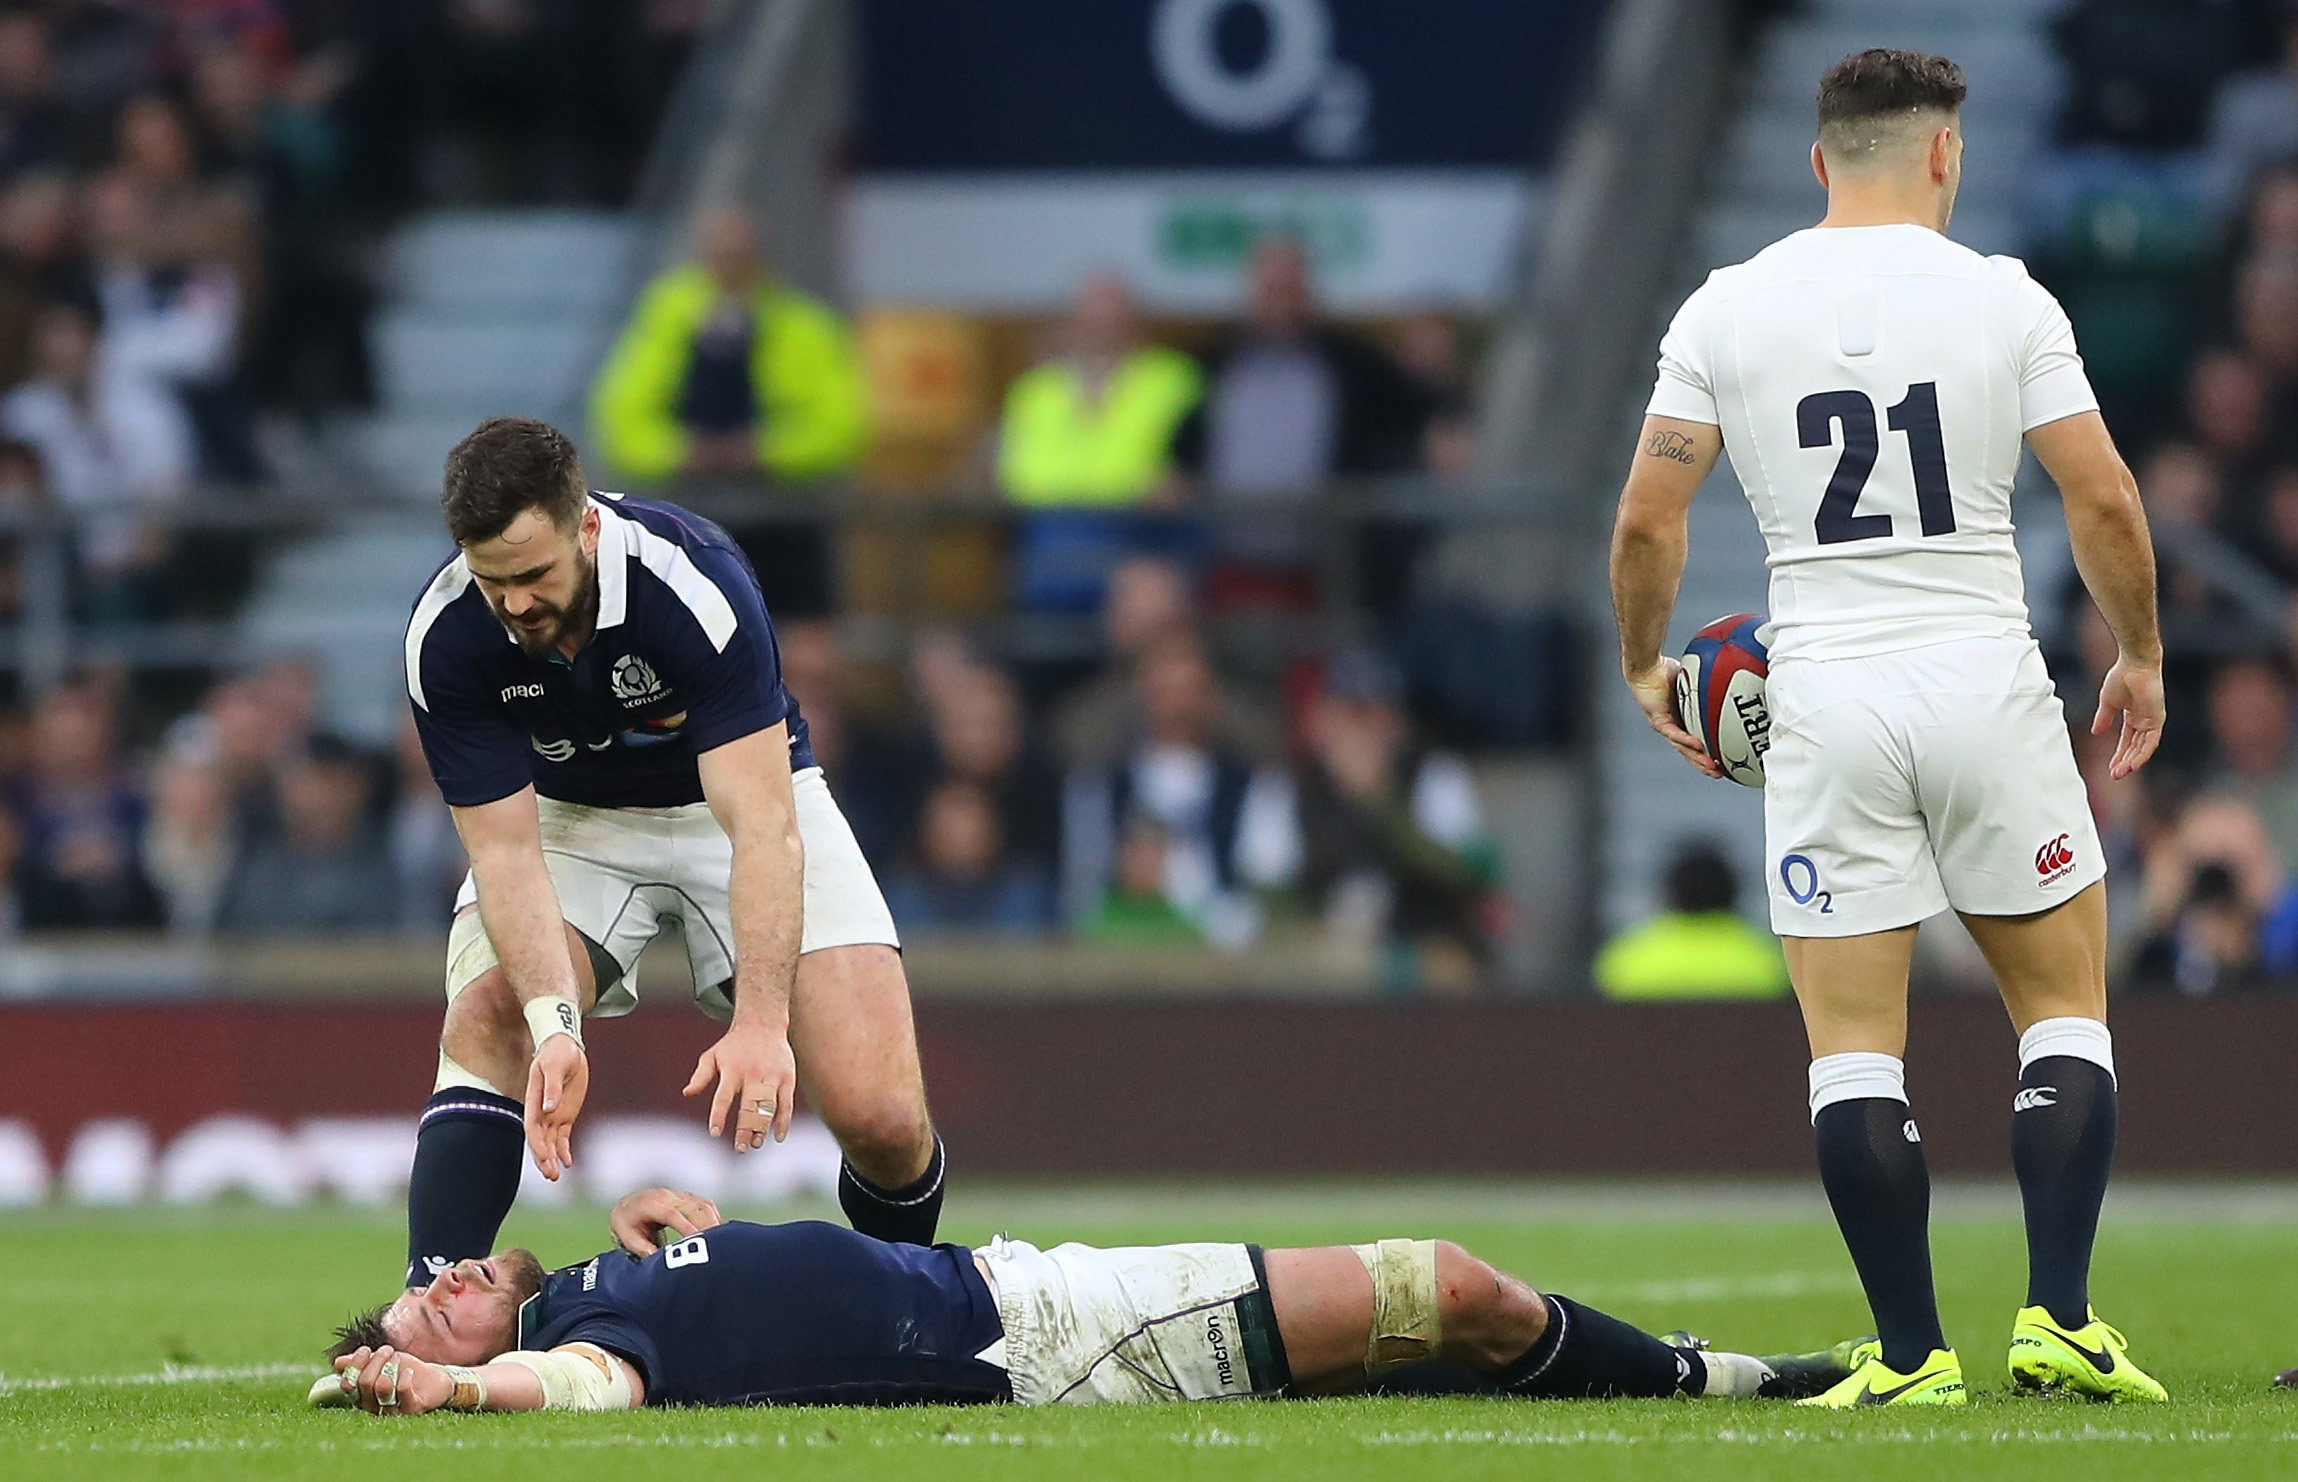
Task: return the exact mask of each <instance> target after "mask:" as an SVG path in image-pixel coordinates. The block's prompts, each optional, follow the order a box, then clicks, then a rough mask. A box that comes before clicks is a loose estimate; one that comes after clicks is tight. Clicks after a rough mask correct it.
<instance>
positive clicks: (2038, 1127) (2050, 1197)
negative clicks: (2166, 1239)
mask: <svg viewBox="0 0 2298 1482" xmlns="http://www.w3.org/2000/svg"><path fill="white" fill-rule="evenodd" d="M2113 1045H2114V1042H2113V1040H2112V1039H2111V1038H2109V1037H2108V1034H2107V1027H2106V1026H2105V1025H2104V1024H2101V1023H2098V1022H2097V1021H2095V1020H2091V1019H2045V1020H2043V1021H2042V1022H2041V1023H2039V1024H2037V1025H2035V1026H2034V1027H2033V1028H2032V1029H2029V1030H2028V1031H2027V1032H2026V1033H2025V1034H2024V1035H2021V1036H2020V1038H2019V1092H2018V1095H2017V1097H2016V1098H2014V1099H2013V1101H2012V1103H2011V1164H2012V1166H2013V1167H2014V1168H2016V1169H2017V1170H2018V1174H2019V1197H2020V1200H2021V1201H2022V1202H2023V1203H2024V1204H2025V1205H2026V1212H2027V1305H2028V1306H2029V1307H2043V1308H2047V1309H2049V1311H2050V1314H2051V1317H2052V1319H2053V1320H2054V1321H2055V1322H2057V1323H2058V1325H2059V1326H2060V1327H2062V1328H2066V1329H2069V1330H2073V1329H2076V1328H2080V1327H2082V1326H2083V1324H2085V1323H2087V1322H2089V1321H2090V1270H2091V1242H2092V1240H2093V1238H2094V1237H2095V1236H2096V1235H2097V1234H2098V1224H2099V1205H2100V1204H2101V1203H2103V1202H2104V1201H2105V1199H2106V1186H2107V1172H2108V1170H2109V1169H2110V1168H2111V1167H2112V1166H2113V1164H2114V1142H2115V1122H2116V1107H2115V1078H2114V1049H2113Z"/></svg>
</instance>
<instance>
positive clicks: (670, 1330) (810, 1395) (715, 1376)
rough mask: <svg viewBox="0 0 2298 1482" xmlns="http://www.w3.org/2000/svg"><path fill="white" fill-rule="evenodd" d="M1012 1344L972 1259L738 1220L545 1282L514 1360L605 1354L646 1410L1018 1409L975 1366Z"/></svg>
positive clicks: (947, 1250)
mask: <svg viewBox="0 0 2298 1482" xmlns="http://www.w3.org/2000/svg"><path fill="white" fill-rule="evenodd" d="M669 1233H670V1232H667V1231H666V1232H665V1234H666V1235H667V1234H669ZM1004 1334H1005V1328H1004V1326H1003V1324H1001V1323H1000V1322H999V1320H998V1315H997V1303H996V1301H995V1300H994V1299H993V1298H992V1297H991V1295H990V1290H989V1283H987V1282H985V1281H983V1280H982V1277H981V1273H980V1272H979V1271H977V1270H975V1269H974V1264H973V1252H972V1251H970V1250H967V1249H966V1248H965V1247H964V1246H962V1245H936V1246H930V1247H929V1246H921V1245H899V1244H895V1243H893V1242H890V1241H883V1240H873V1239H871V1238H870V1237H869V1236H867V1235H857V1234H855V1233H854V1232H853V1231H852V1230H849V1229H846V1228H845V1227H844V1226H842V1225H832V1224H825V1223H822V1222H820V1221H815V1220H807V1221H800V1222H797V1223H793V1224H786V1225H759V1224H752V1223H750V1222H748V1221H746V1220H731V1221H728V1222H727V1223H725V1224H722V1225H715V1226H712V1227H711V1228H710V1229H708V1230H705V1231H703V1232H702V1233H701V1234H699V1235H694V1236H689V1237H688V1238H686V1239H684V1240H676V1239H673V1240H671V1241H669V1242H668V1243H666V1244H664V1245H663V1247H662V1248H661V1249H659V1250H657V1251H656V1252H655V1253H654V1254H653V1255H651V1256H648V1257H646V1258H645V1259H643V1260H642V1259H640V1258H638V1257H636V1256H633V1255H631V1254H630V1253H629V1252H627V1251H621V1250H610V1251H607V1252H605V1253H604V1254H602V1255H599V1256H596V1257H593V1258H592V1259H591V1260H590V1261H588V1262H586V1263H584V1264H583V1265H580V1266H569V1267H567V1268H565V1269H564V1270H560V1271H553V1272H550V1273H549V1274H548V1275H546V1276H544V1277H543V1284H542V1289H541V1290H540V1291H539V1292H537V1293H536V1294H535V1295H534V1296H532V1297H530V1298H528V1299H527V1302H526V1304H525V1305H524V1306H522V1307H521V1308H520V1309H519V1347H521V1348H524V1349H549V1348H556V1347H559V1346H560V1345H562V1344H566V1343H595V1344H597V1345H598V1346H599V1347H601V1348H603V1349H605V1350H607V1351H608V1352H609V1353H614V1354H619V1355H621V1356H622V1357H623V1358H625V1359H627V1360H629V1362H630V1364H631V1366H632V1367H633V1368H635V1369H637V1370H638V1372H639V1377H640V1378H641V1379H643V1380H644V1381H645V1382H646V1402H647V1403H648V1404H650V1405H763V1404H787V1405H904V1404H975V1403H985V1402H989V1401H993V1400H1007V1399H1011V1398H1012V1395H1013V1391H1012V1387H1011V1385H1010V1383H1009V1382H1008V1380H1007V1377H1006V1371H1005V1370H1004V1369H1003V1368H1001V1367H999V1366H998V1365H996V1364H993V1363H988V1362H985V1361H983V1360H982V1359H981V1358H980V1357H979V1355H980V1354H981V1353H982V1351H983V1350H984V1349H987V1348H989V1347H991V1346H992V1345H993V1344H995V1343H997V1341H998V1340H999V1339H1000V1338H1002V1337H1003V1336H1004Z"/></svg>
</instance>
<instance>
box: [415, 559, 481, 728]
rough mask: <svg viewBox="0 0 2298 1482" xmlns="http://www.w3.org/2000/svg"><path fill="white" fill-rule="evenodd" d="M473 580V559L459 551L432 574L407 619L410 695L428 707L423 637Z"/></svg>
mask: <svg viewBox="0 0 2298 1482" xmlns="http://www.w3.org/2000/svg"><path fill="white" fill-rule="evenodd" d="M470 584H471V567H470V563H469V562H467V561H465V560H464V559H463V558H462V556H460V555H457V556H456V557H455V559H454V560H452V561H449V562H448V563H447V564H446V565H445V566H443V567H441V568H440V570H439V574H438V575H437V576H435V577H432V578H431V585H430V587H429V588H428V589H427V590H426V591H425V592H424V593H423V600H422V601H420V602H418V603H416V604H415V615H414V616H413V617H412V618H409V619H408V620H407V697H408V698H409V699H411V700H413V701H414V702H415V703H416V704H417V705H420V706H422V707H423V708H424V709H425V710H428V709H430V708H431V705H430V702H429V701H427V700H425V699H424V698H423V640H424V639H426V638H428V637H430V636H431V625H432V624H433V623H435V622H437V621H438V620H439V614H440V613H442V612H445V611H446V610H447V605H448V604H449V603H451V602H453V601H454V600H455V599H456V598H457V597H460V596H462V595H463V589H464V588H466V587H468V586H469V585H470Z"/></svg>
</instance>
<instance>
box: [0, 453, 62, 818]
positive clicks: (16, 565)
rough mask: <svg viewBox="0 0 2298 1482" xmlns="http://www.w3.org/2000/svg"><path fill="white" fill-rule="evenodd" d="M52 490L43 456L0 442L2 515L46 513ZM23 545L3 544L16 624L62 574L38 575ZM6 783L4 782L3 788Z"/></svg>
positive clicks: (6, 590)
mask: <svg viewBox="0 0 2298 1482" xmlns="http://www.w3.org/2000/svg"><path fill="white" fill-rule="evenodd" d="M47 503H48V490H47V487H46V486H45V485H44V484H43V483H42V481H41V477H40V455H39V454H38V453H36V452H34V451H33V450H32V449H31V448H30V447H29V446H27V445H26V444H24V443H20V442H11V441H8V440H7V439H0V514H16V515H24V514H30V513H31V512H33V511H34V510H39V509H44V508H46V507H47ZM25 557H26V545H25V542H23V541H9V542H6V543H0V620H6V621H11V622H13V621H15V620H17V619H20V618H22V617H23V616H24V614H25V609H26V606H27V604H28V603H30V602H31V601H32V595H31V592H32V588H33V587H34V586H36V585H38V584H39V582H40V581H41V580H42V579H43V578H46V579H48V580H52V581H55V582H56V583H57V584H58V586H59V587H60V586H61V585H62V584H63V580H64V577H65V573H64V572H62V571H49V572H36V571H35V570H34V569H32V568H30V567H28V565H27V562H26V559H25ZM5 784H6V779H5V778H0V786H5Z"/></svg>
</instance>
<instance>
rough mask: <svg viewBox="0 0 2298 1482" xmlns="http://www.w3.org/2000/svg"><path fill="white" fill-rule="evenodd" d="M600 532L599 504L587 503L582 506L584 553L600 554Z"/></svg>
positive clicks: (587, 554) (590, 554)
mask: <svg viewBox="0 0 2298 1482" xmlns="http://www.w3.org/2000/svg"><path fill="white" fill-rule="evenodd" d="M598 532H599V518H598V506H597V505H595V504H585V505H584V506H583V508H582V553H583V554H584V555H586V556H595V555H597V554H598Z"/></svg>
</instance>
